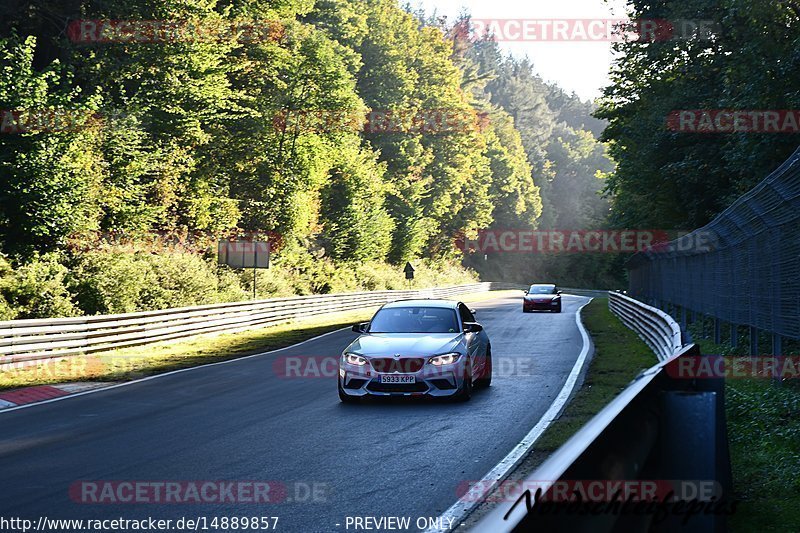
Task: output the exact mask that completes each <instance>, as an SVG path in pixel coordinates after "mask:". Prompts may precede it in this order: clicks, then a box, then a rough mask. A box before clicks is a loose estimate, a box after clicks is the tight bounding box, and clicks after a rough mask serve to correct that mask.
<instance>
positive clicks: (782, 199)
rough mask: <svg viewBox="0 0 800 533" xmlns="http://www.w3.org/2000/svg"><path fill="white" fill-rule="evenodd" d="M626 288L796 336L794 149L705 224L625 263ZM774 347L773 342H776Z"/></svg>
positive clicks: (799, 269) (799, 170)
mask: <svg viewBox="0 0 800 533" xmlns="http://www.w3.org/2000/svg"><path fill="white" fill-rule="evenodd" d="M628 270H629V276H630V278H629V279H630V289H629V293H630V295H631V296H633V297H634V298H637V299H640V300H643V301H647V302H651V303H653V304H655V305H656V306H666V305H668V304H669V305H673V306H679V307H681V308H682V309H683V310H690V311H694V312H697V313H702V314H704V315H708V316H711V317H714V318H716V319H717V321H718V322H719V321H720V320H721V321H724V322H727V323H729V324H731V325H733V326H734V328H735V327H736V326H739V325H745V326H750V328H753V329H751V337H753V336H754V335H755V334H756V333H757V330H761V331H765V332H770V333H772V334H773V349H775V346H778V347H779V346H780V340H781V338H791V339H800V149H798V151H796V152H795V153H794V154H793V155H792V157H790V158H789V159H788V160H787V161H786V162H785V163H784V164H783V165H781V166H780V168H778V169H777V170H776V171H775V172H773V173H772V174H770V175H769V176H768V177H767V178H766V179H765V180H764V181H762V182H761V183H759V184H758V185H757V186H756V187H754V188H753V189H752V190H751V191H749V192H748V193H747V194H745V195H744V196H742V197H741V198H739V199H738V200H736V202H734V203H733V205H731V206H730V207H729V208H728V209H726V210H725V211H724V212H723V213H721V214H720V215H719V216H718V217H717V218H715V219H714V220H713V221H712V222H711V223H710V224H708V225H707V226H705V227H703V228H701V229H699V230H696V231H694V232H692V233H690V234H688V235H686V236H684V237H682V238H680V239H678V240H675V241H672V242H670V243H669V244H668V245H666V246H664V247H661V248H658V249H654V250H650V251H647V252H641V253H638V254H636V255H635V256H633V257H632V258H631V259H630V261H629V262H628ZM778 349H779V348H778Z"/></svg>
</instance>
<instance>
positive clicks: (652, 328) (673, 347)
mask: <svg viewBox="0 0 800 533" xmlns="http://www.w3.org/2000/svg"><path fill="white" fill-rule="evenodd" d="M608 308H609V309H610V310H611V312H612V313H614V314H615V315H617V317H618V318H619V319H620V320H622V323H623V324H625V325H626V326H628V327H629V328H631V329H632V330H633V331H635V332H636V333H637V334H638V335H639V337H640V338H641V339H642V340H643V341H644V342H646V343H647V345H648V346H649V347H650V349H651V350H653V351H654V352H655V353H656V355H657V356H658V358H659V360H661V361H664V360H665V359H668V358H670V357H672V356H673V355H675V354H676V353H677V352H678V351H680V350H681V348H683V341H682V336H681V328H680V326H679V325H678V323H677V322H676V321H675V320H674V319H673V318H672V317H671V316H669V315H668V314H667V313H665V312H664V311H662V310H661V309H657V308H655V307H651V306H649V305H646V304H644V303H642V302H640V301H638V300H634V299H633V298H630V297H628V296H625V295H624V294H620V293H618V292H609V293H608Z"/></svg>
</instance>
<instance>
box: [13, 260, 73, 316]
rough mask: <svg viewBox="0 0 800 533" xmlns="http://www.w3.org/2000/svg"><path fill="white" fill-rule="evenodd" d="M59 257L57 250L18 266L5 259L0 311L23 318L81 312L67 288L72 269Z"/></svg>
mask: <svg viewBox="0 0 800 533" xmlns="http://www.w3.org/2000/svg"><path fill="white" fill-rule="evenodd" d="M59 259H60V257H58V256H57V255H56V254H46V255H43V256H41V257H35V258H33V259H32V260H31V261H29V262H28V263H26V264H25V265H23V266H21V267H19V268H18V269H16V270H11V268H10V266H9V265H8V263H6V262H5V260H3V262H2V264H0V270H2V271H1V272H0V295H2V298H0V312H1V313H2V314H3V315H4V316H5V317H6V318H20V319H21V318H48V317H63V316H78V315H81V314H82V313H81V310H80V309H79V308H78V306H77V305H76V304H75V303H74V302H73V299H72V294H70V292H69V290H68V286H67V277H68V274H69V271H68V270H67V268H66V267H65V266H64V265H63V264H61V263H60V262H59ZM9 308H10V310H11V311H10V310H9Z"/></svg>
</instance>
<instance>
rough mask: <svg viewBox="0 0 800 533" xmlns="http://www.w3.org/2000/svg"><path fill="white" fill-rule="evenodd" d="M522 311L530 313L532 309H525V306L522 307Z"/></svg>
mask: <svg viewBox="0 0 800 533" xmlns="http://www.w3.org/2000/svg"><path fill="white" fill-rule="evenodd" d="M522 312H523V313H530V311H529V310H528V309H525V308H524V307H523V308H522Z"/></svg>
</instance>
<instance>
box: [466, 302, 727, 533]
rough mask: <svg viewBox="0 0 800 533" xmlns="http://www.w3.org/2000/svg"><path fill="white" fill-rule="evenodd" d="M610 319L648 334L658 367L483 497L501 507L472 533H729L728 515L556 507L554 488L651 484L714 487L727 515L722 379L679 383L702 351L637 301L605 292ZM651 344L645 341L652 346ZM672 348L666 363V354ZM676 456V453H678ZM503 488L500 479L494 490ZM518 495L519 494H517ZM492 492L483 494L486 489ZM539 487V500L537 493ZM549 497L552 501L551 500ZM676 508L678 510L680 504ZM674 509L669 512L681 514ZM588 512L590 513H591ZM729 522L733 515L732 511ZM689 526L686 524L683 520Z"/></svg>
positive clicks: (590, 504)
mask: <svg viewBox="0 0 800 533" xmlns="http://www.w3.org/2000/svg"><path fill="white" fill-rule="evenodd" d="M609 302H610V305H611V307H612V310H615V309H616V310H615V311H614V312H616V313H618V316H619V317H620V319H621V320H623V322H624V323H625V324H626V325H628V327H631V328H632V329H634V330H635V331H637V332H639V333H640V334H642V333H641V332H643V331H646V332H647V333H646V334H644V337H645V339H650V340H651V342H653V343H654V345H656V346H657V347H659V349H658V350H656V349H655V348H654V351H655V352H656V354H657V355H658V356H659V359H660V361H659V363H658V364H656V365H655V366H653V367H652V368H650V369H648V370H646V371H644V372H642V373H641V374H640V375H639V376H637V377H636V379H634V380H633V381H632V382H631V383H630V385H628V387H626V388H625V389H624V390H623V391H622V392H621V393H620V394H619V395H618V396H617V397H616V398H614V399H613V400H612V401H611V402H610V403H609V404H608V405H607V406H606V407H604V408H603V409H602V410H601V411H600V412H599V413H597V414H596V415H595V416H594V417H593V418H592V419H591V420H590V421H589V422H588V423H587V424H586V425H584V426H583V427H582V428H581V429H580V430H578V432H577V433H575V435H573V436H572V437H571V438H570V439H569V440H568V441H567V442H566V443H565V444H564V445H563V446H561V447H560V448H559V449H558V450H556V451H555V452H554V453H553V454H552V455H550V457H549V458H548V459H547V460H546V461H545V462H544V463H542V464H541V465H540V466H539V467H538V468H537V469H536V470H535V471H534V472H533V473H532V474H530V475H529V476H527V477H525V478H524V479H521V480H515V481H514V482H509V481H505V482H504V483H505V485H504V486H502V488H501V490H499V491H495V492H492V493H488V494H486V493H485V492H484V495H485V497H487V498H494V499H493V500H490V501H499V502H500V503H498V504H497V505H495V506H494V508H492V509H491V510H490V511H489V512H488V513H487V514H486V515H485V516H484V518H483V519H481V520H480V521H479V522H478V523H477V524H476V526H475V527H474V528H472V530H471V531H473V532H479V533H483V532H491V533H496V532H503V531H592V532H617V531H626V532H627V531H632V532H653V531H657V532H666V531H689V532H707V531H714V532H720V533H721V532H723V531H725V530H726V518H725V514H724V513H718V514H709V513H699V514H695V515H693V516H689V517H687V516H686V515H685V514H684V515H681V514H678V513H674V512H668V513H667V514H666V516H659V515H657V513H654V512H641V511H634V512H633V513H627V514H626V513H624V512H622V511H620V509H621V507H620V506H617V507H616V511H615V510H614V506H613V505H605V503H607V502H601V503H603V505H605V506H604V507H602V509H605V510H606V511H607V512H600V513H596V512H592V511H593V510H596V509H597V505H594V504H595V503H596V502H588V501H585V500H584V502H585V503H586V504H587V506H586V507H584V508H579V507H575V506H574V505H573V504H570V503H563V502H562V503H553V502H552V500H553V499H554V498H552V495H553V492H554V491H555V490H556V489H555V487H556V486H560V490H563V487H564V486H570V487H575V486H576V485H578V484H580V483H581V482H584V483H591V482H598V481H599V482H604V481H608V482H612V483H613V482H614V481H636V480H639V481H655V482H660V483H662V484H663V483H665V482H666V481H665V480H669V482H670V483H676V484H677V483H679V482H681V481H685V482H687V483H696V482H699V481H705V482H712V483H714V487H715V488H717V489H718V490H719V494H715V495H714V497H715V498H718V499H717V500H716V501H717V502H718V503H717V505H719V506H727V507H725V508H726V509H730V498H731V494H730V487H731V474H730V458H729V453H728V445H727V429H726V424H725V412H724V383H723V381H722V380H721V379H706V380H691V379H681V378H679V377H678V376H680V373H679V372H678V371H677V370H676V369H677V368H678V365H679V364H680V361H681V359H682V358H684V357H697V356H699V355H700V352H699V350H698V348H697V346H696V345H694V344H690V345H687V346H679V345H678V343H677V342H675V340H674V339H675V338H679V337H676V335H675V327H676V325H677V324H676V323H675V320H674V319H672V317H670V316H669V315H667V314H666V313H663V312H661V311H659V310H657V309H654V308H652V307H650V306H647V305H644V304H642V303H641V302H638V301H636V300H633V299H632V298H628V297H626V296H624V295H621V294H617V293H609ZM648 344H649V343H648ZM670 348H671V349H674V351H673V352H672V353H671V354H670V355H669V356H664V354H666V353H667V351H668V349H670ZM676 450H679V451H677V453H676ZM501 482H503V480H498V485H497V486H500V483H501ZM510 487H513V488H516V490H513V489H512V488H510ZM485 488H486V487H482V488H481V490H482V491H483V489H485ZM536 489H541V491H542V492H541V493H540V494H539V495H538V498H537V495H536ZM548 498H549V499H550V500H551V501H550V502H548V501H547V500H548ZM676 505H677V504H676ZM675 508H676V507H670V508H669V509H673V510H674V509H675ZM587 509H588V511H589V512H585V511H587ZM728 514H729V513H728ZM684 519H686V522H684V521H683V520H684Z"/></svg>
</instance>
